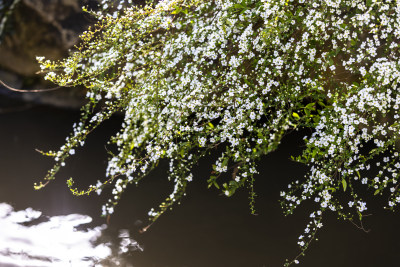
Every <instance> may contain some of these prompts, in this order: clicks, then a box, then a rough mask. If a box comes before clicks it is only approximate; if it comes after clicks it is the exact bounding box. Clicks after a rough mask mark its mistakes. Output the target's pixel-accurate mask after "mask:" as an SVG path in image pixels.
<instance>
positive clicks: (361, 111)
mask: <svg viewBox="0 0 400 267" xmlns="http://www.w3.org/2000/svg"><path fill="white" fill-rule="evenodd" d="M129 3H130V1H128V2H126V3H125V1H121V2H120V3H117V4H116V5H115V1H106V0H103V1H102V5H103V9H102V10H103V11H100V12H97V13H95V12H91V13H92V14H93V15H94V16H95V17H96V18H98V20H99V21H98V23H97V24H96V25H95V26H94V27H93V28H92V29H89V30H88V31H87V32H85V33H83V34H82V36H81V39H82V43H81V45H80V46H79V47H78V48H77V51H75V52H73V53H72V54H71V55H70V56H69V57H68V58H66V59H65V60H61V61H57V62H52V61H49V60H45V59H43V58H39V63H41V67H42V70H43V72H46V73H47V74H46V76H45V78H46V79H49V80H51V81H53V82H55V83H57V84H59V85H62V86H77V85H83V86H85V87H86V88H87V90H88V93H87V99H88V104H87V105H86V106H84V107H83V108H82V119H81V121H80V122H79V123H77V124H76V125H75V126H74V130H73V133H72V134H71V136H69V137H68V138H67V140H66V143H65V144H64V145H63V146H62V147H61V148H60V149H59V150H58V151H57V152H49V153H45V154H47V155H49V156H53V157H54V158H55V160H56V163H55V166H54V167H53V168H52V169H51V170H50V171H49V173H48V175H47V176H46V177H45V181H46V182H45V184H46V183H47V182H49V181H50V180H53V179H54V176H55V174H56V173H57V172H58V170H59V169H60V167H61V166H63V165H64V164H65V163H64V162H65V160H66V159H67V158H68V157H69V156H70V155H72V154H74V152H75V149H76V148H77V147H78V146H83V144H84V140H85V138H86V136H87V135H88V134H89V133H90V132H91V131H93V130H94V129H95V128H96V127H97V126H98V125H100V124H101V123H102V122H103V121H104V120H106V119H107V118H109V117H110V116H111V115H112V114H114V113H116V112H118V113H122V114H123V115H124V121H123V123H122V127H121V130H120V131H119V133H117V134H116V135H115V136H114V137H113V138H112V139H111V142H112V143H113V144H115V145H116V146H117V148H118V150H117V152H116V153H114V154H112V156H111V157H110V158H109V161H108V167H107V170H106V177H107V178H106V180H105V181H103V182H98V184H97V185H93V186H91V187H90V188H89V189H88V190H87V191H79V190H77V189H74V188H72V185H73V181H72V180H68V186H69V187H70V188H71V190H72V191H73V192H74V193H75V194H85V193H90V192H91V191H97V192H98V193H100V192H101V189H102V188H103V187H104V186H105V185H107V184H113V185H114V189H113V190H112V194H113V197H112V198H110V199H109V201H108V203H107V204H105V206H104V207H103V213H104V215H106V214H111V213H113V211H114V207H115V206H116V205H117V204H118V201H119V199H120V197H121V194H122V193H123V192H124V191H125V189H126V187H127V186H128V185H129V184H132V183H138V182H139V181H140V180H141V179H142V178H143V177H145V176H146V175H147V174H148V173H149V172H150V171H151V170H152V169H153V168H155V167H156V166H157V164H158V163H159V161H160V160H161V159H166V160H169V162H170V168H169V175H168V179H169V180H171V181H172V182H173V183H174V189H173V192H172V193H171V194H170V195H169V197H168V198H167V199H166V200H165V202H164V203H162V204H161V205H160V207H159V208H158V209H152V210H151V211H150V212H149V216H151V217H152V218H153V220H156V219H157V218H158V217H159V216H160V215H161V214H162V213H163V212H164V211H166V210H167V209H168V208H170V207H171V205H172V204H173V203H175V202H177V201H179V200H180V198H181V197H182V196H183V195H184V194H185V189H186V186H187V184H188V182H190V181H191V180H192V179H193V175H192V173H191V170H192V166H193V164H195V163H196V162H197V161H198V160H199V159H200V158H201V157H203V156H205V155H208V154H209V153H211V152H215V151H217V150H216V148H221V149H218V151H222V152H221V155H220V156H219V157H218V159H217V160H216V162H215V164H214V165H213V171H212V172H211V174H210V177H209V179H208V184H209V186H210V187H211V186H215V187H216V188H218V189H221V190H222V192H223V193H224V194H225V195H227V196H231V195H233V194H234V193H235V191H236V190H237V189H239V188H241V187H243V186H247V187H248V188H249V189H250V207H251V210H252V212H254V198H255V192H254V188H253V183H254V178H255V174H256V173H257V168H256V162H257V161H258V160H259V159H260V157H261V156H263V155H266V154H268V153H270V152H271V151H274V150H275V149H276V148H277V147H278V145H279V144H280V142H281V139H282V137H283V136H284V135H285V134H287V133H288V132H289V131H292V130H299V129H305V128H307V129H312V134H311V136H305V137H304V141H305V149H304V151H303V153H302V154H301V155H300V156H298V157H296V158H294V160H297V161H299V162H302V163H304V164H307V165H308V166H309V167H310V172H309V174H308V175H307V176H305V177H304V179H302V180H298V181H296V182H294V183H293V184H291V185H289V189H288V190H287V191H286V192H281V196H282V206H283V208H284V209H285V212H286V214H290V213H292V212H293V211H294V209H295V208H296V207H298V206H299V205H300V204H301V203H302V202H303V201H305V200H311V201H314V202H316V203H317V209H316V210H315V211H314V212H313V213H312V214H311V216H310V217H311V221H310V223H309V224H308V225H307V227H306V229H305V231H304V234H303V235H301V236H300V238H299V241H298V245H299V246H300V248H301V250H302V253H303V252H304V250H305V249H306V248H307V247H308V244H309V243H310V242H311V240H313V239H314V236H315V234H316V232H317V230H318V229H319V228H321V227H322V222H321V221H322V215H323V213H324V212H326V211H329V210H330V211H334V212H337V213H338V214H339V215H340V216H341V217H342V218H344V219H347V220H350V221H352V222H354V220H356V219H359V220H361V218H362V216H363V213H364V212H365V211H366V210H367V204H366V201H365V200H364V199H362V198H361V197H360V194H359V193H357V190H360V189H361V188H362V186H366V187H367V188H368V189H372V191H373V192H374V195H378V194H384V193H388V194H389V202H388V208H389V209H394V207H395V206H396V205H397V204H398V203H400V191H399V190H398V185H399V183H398V179H399V176H400V158H399V154H398V153H397V152H396V145H398V142H399V130H400V124H399V123H398V119H399V115H400V114H399V105H400V89H399V88H400V87H399V81H400V66H399V59H400V53H399V46H400V31H399V30H398V29H399V28H400V4H398V3H397V1H394V0H393V1H368V0H367V1H360V0H356V1H354V0H352V1H345V0H332V1H322V0H321V1H320V0H318V1H309V2H307V1H302V0H268V1H266V0H243V1H233V0H215V1H203V0H164V1H160V2H159V3H153V4H151V5H147V6H144V7H136V6H132V5H128V4H129ZM113 4H114V5H113ZM98 106H100V107H101V109H96V107H98ZM371 166H374V167H371ZM375 166H376V168H375ZM377 169H378V171H377ZM226 173H230V174H231V176H230V175H228V176H227V175H225V174H226ZM117 177H118V178H117ZM45 184H43V183H40V184H39V185H37V186H36V187H37V188H41V187H43V186H44V185H45ZM357 184H360V185H361V186H358V185H357ZM386 189H389V190H386ZM343 191H345V192H346V193H348V197H350V201H349V199H346V200H345V199H343V197H342V196H343ZM387 191H388V192H387ZM351 211H353V212H351ZM291 263H298V259H297V258H295V259H294V260H293V261H291V262H287V265H290V264H291Z"/></svg>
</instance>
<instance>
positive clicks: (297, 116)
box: [292, 112, 300, 120]
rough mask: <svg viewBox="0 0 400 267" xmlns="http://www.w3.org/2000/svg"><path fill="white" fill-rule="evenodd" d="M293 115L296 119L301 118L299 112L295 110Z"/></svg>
mask: <svg viewBox="0 0 400 267" xmlns="http://www.w3.org/2000/svg"><path fill="white" fill-rule="evenodd" d="M292 116H293V117H294V118H295V119H296V120H299V119H300V116H299V114H297V113H296V112H293V113H292Z"/></svg>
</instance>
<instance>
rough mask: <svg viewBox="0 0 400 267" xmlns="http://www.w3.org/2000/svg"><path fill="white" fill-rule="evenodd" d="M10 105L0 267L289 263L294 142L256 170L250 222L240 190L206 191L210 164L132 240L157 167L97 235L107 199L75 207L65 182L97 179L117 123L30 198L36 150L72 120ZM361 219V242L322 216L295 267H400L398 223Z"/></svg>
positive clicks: (158, 183)
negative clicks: (287, 203)
mask: <svg viewBox="0 0 400 267" xmlns="http://www.w3.org/2000/svg"><path fill="white" fill-rule="evenodd" d="M18 105H19V104H17V105H14V106H13V109H6V110H3V111H2V113H0V127H1V128H0V129H1V132H0V134H1V138H0V170H1V175H0V182H1V186H0V203H8V204H1V205H0V229H3V230H0V266H90V264H92V265H96V266H101V265H100V263H95V262H96V261H91V260H89V259H93V258H95V259H97V260H99V261H100V260H101V259H102V258H106V257H107V256H109V258H110V257H111V258H112V259H111V260H109V261H108V262H105V263H103V266H114V265H117V264H118V262H119V266H137V267H167V266H170V267H184V266H187V267H200V266H210V267H213V266H260V267H261V266H282V264H283V262H284V260H285V258H287V257H292V256H295V255H296V254H297V252H298V250H297V245H296V242H297V237H298V236H299V235H300V234H301V233H302V230H303V229H304V226H305V225H306V223H307V222H308V221H307V217H308V216H307V215H308V213H309V212H308V211H307V210H306V208H307V207H306V206H304V207H303V209H301V208H300V209H299V210H298V211H297V212H296V213H295V214H294V215H292V216H289V217H284V216H283V214H282V211H281V209H280V206H279V203H278V199H279V192H280V191H281V190H283V189H284V188H286V186H287V183H288V182H289V181H291V180H292V179H300V178H301V177H302V176H303V175H304V173H305V168H304V167H303V166H301V165H297V164H295V163H293V162H291V161H290V160H288V158H289V156H290V155H291V153H292V152H293V151H298V147H299V144H300V142H299V141H300V140H301V137H300V136H299V135H296V134H294V135H291V136H288V137H286V139H285V140H284V143H283V144H282V146H281V148H280V150H278V151H276V152H274V153H272V154H271V155H269V156H268V157H266V158H264V159H263V160H262V161H261V162H260V164H259V171H260V174H259V175H258V176H257V184H256V190H257V194H258V196H259V197H258V199H257V204H256V205H257V212H258V216H252V215H250V212H249V209H248V199H247V198H248V194H247V193H246V191H245V190H243V191H241V192H238V193H237V194H236V195H235V196H233V197H231V198H227V197H225V196H223V195H220V193H219V192H217V191H214V190H207V185H206V180H207V178H208V174H209V173H210V168H209V163H210V160H204V161H203V162H200V164H199V166H197V167H196V170H195V179H194V181H193V182H192V184H191V185H190V186H189V188H188V194H187V197H186V198H185V199H184V200H183V201H182V204H181V205H177V206H175V207H174V209H173V211H171V212H168V213H167V214H165V215H164V216H163V217H162V218H160V219H159V220H158V221H157V222H156V223H155V224H154V225H153V226H152V227H151V228H150V229H149V230H148V231H147V232H145V233H144V234H140V233H139V232H138V230H139V229H140V228H141V227H143V226H146V223H147V212H148V211H149V209H150V208H152V207H156V206H157V205H158V204H159V203H160V202H161V201H162V200H163V199H164V198H165V197H166V196H168V195H169V194H170V191H171V190H172V186H171V185H170V184H169V183H168V182H167V181H166V176H165V169H166V166H165V164H163V163H161V164H160V167H159V168H158V169H157V170H156V171H154V172H153V173H152V174H151V175H150V176H149V177H148V179H145V180H143V182H142V183H141V184H140V185H139V186H138V187H131V188H129V189H128V190H127V192H126V194H125V195H124V197H123V198H122V200H121V203H120V206H119V207H118V208H117V209H116V212H115V214H114V215H113V216H112V217H111V220H110V222H109V225H108V226H105V224H106V221H105V219H104V218H101V217H100V212H101V204H102V203H103V202H104V201H105V200H106V197H107V195H106V194H107V191H106V190H105V192H104V193H105V195H104V196H97V195H92V196H90V197H86V196H85V197H74V196H72V195H71V194H70V193H69V191H68V190H67V188H66V185H65V181H66V179H68V178H69V177H71V176H72V177H74V178H75V180H76V181H77V182H78V185H82V186H84V185H88V184H91V183H95V181H97V180H98V179H102V178H103V177H104V170H105V166H106V150H105V148H104V144H105V143H106V140H107V137H108V136H110V135H111V134H113V133H115V132H116V131H117V130H118V124H119V122H120V118H114V119H113V120H111V121H109V122H107V124H106V125H104V126H103V127H102V128H100V129H99V130H98V131H97V132H96V133H94V134H93V136H91V137H90V138H89V140H88V141H87V145H86V148H84V149H83V150H79V151H77V154H76V157H75V158H74V159H71V160H70V161H67V167H66V169H65V170H64V171H62V172H61V173H60V174H59V175H58V177H57V180H56V181H54V182H53V183H50V184H49V185H48V186H47V187H46V188H44V189H43V190H41V191H34V190H33V183H34V182H36V181H38V180H39V179H40V178H41V177H43V176H44V175H45V173H46V171H47V169H48V168H50V167H51V163H52V162H51V160H50V159H48V158H45V157H43V156H41V155H40V154H39V153H37V152H35V148H38V149H41V150H48V149H57V148H58V147H60V146H61V145H62V143H63V140H64V139H65V137H66V136H67V134H68V133H69V131H70V130H71V125H72V123H73V122H75V121H76V120H77V119H78V113H77V112H74V111H67V110H58V109H52V108H48V107H31V108H27V109H24V108H23V107H22V108H21V109H19V108H16V107H18ZM8 205H11V206H8ZM29 207H30V208H32V209H28V210H26V209H27V208H29ZM309 207H310V206H309ZM12 208H14V211H11V209H12ZM21 210H22V211H21ZM17 211H20V212H17ZM35 211H36V212H35ZM37 211H40V212H41V213H38V212H37ZM369 211H370V212H371V213H373V216H371V217H368V218H367V219H366V221H365V224H366V228H370V229H371V231H370V232H369V233H368V234H367V233H364V232H362V231H360V230H358V229H357V228H355V227H354V226H353V225H351V224H350V223H349V222H343V221H338V220H336V217H335V216H334V215H332V214H331V215H328V216H327V217H326V218H325V221H324V222H323V223H324V226H325V227H324V228H323V229H322V230H321V232H320V234H319V239H320V241H318V242H316V243H314V244H313V245H312V246H311V249H310V250H309V251H308V252H307V255H306V257H305V258H302V259H301V264H300V266H318V267H319V266H326V267H329V266H332V267H333V266H335V267H336V266H342V267H347V266H349V267H350V266H351V267H353V266H364V267H368V266H371V267H372V266H400V263H399V262H398V250H399V248H400V227H399V225H400V222H399V221H400V220H399V219H400V216H399V215H396V214H392V213H390V212H386V211H383V210H382V209H380V208H379V206H378V205H376V207H374V206H373V205H372V204H370V206H369ZM79 214H80V215H79ZM54 216H56V217H54ZM141 222H142V223H141ZM79 225H80V226H79ZM102 225H104V226H102ZM43 229H44V230H43ZM46 229H47V230H46ZM74 229H77V230H74ZM122 229H126V230H122ZM121 231H122V232H121ZM128 233H129V236H128ZM74 234H76V236H75V235H74ZM80 234H81V235H80ZM78 236H79V237H78ZM75 237H76V239H74V238H75ZM134 241H137V242H138V243H139V245H140V248H139V247H138V246H137V244H135V243H134ZM121 242H122V243H124V242H125V245H126V244H128V245H126V246H127V249H128V250H129V252H128V253H125V254H123V255H122V254H120V253H119V251H118V249H119V246H120V245H121ZM141 248H143V251H141ZM52 261H53V262H52ZM85 264H87V265H85Z"/></svg>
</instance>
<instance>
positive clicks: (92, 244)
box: [0, 203, 143, 267]
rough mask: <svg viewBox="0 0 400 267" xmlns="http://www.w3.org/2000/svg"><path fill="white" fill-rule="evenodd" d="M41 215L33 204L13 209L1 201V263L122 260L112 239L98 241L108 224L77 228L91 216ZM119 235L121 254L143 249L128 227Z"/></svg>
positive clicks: (72, 263) (77, 263)
mask: <svg viewBox="0 0 400 267" xmlns="http://www.w3.org/2000/svg"><path fill="white" fill-rule="evenodd" d="M42 218H43V216H42V213H41V212H40V211H36V210H33V209H32V208H27V209H25V210H21V211H14V209H13V208H12V206H10V205H9V204H6V203H0V266H4V267H5V266H7V267H17V266H24V267H33V266H40V267H44V266H60V267H61V266H79V267H80V266H82V267H84V266H95V265H96V266H103V264H102V262H107V264H106V265H104V266H110V265H120V264H121V262H122V261H121V259H120V257H119V256H117V255H113V254H116V253H113V251H115V249H112V248H113V246H112V242H111V241H106V242H105V243H104V240H103V239H104V238H102V243H101V244H98V243H99V238H100V237H101V235H102V232H103V231H104V230H105V229H106V225H102V226H97V227H94V228H89V229H86V230H77V229H76V227H77V226H80V225H83V224H87V223H90V222H91V221H92V218H91V217H89V216H86V215H80V214H69V215H66V216H54V217H50V218H48V219H47V220H45V221H44V222H42V221H41V222H37V221H39V220H41V219H42ZM35 221H36V222H35ZM119 239H120V244H119V249H118V255H121V254H123V253H127V252H129V251H132V250H143V249H142V248H141V247H140V245H139V244H138V243H137V242H136V241H135V240H133V239H132V238H130V236H129V232H128V231H127V230H122V231H121V232H120V235H119ZM96 241H97V242H96ZM96 243H97V244H96ZM117 247H118V246H117ZM124 265H125V264H124Z"/></svg>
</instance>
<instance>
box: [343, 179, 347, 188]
mask: <svg viewBox="0 0 400 267" xmlns="http://www.w3.org/2000/svg"><path fill="white" fill-rule="evenodd" d="M342 185H343V191H346V189H347V182H346V180H345V179H344V178H343V179H342Z"/></svg>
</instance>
